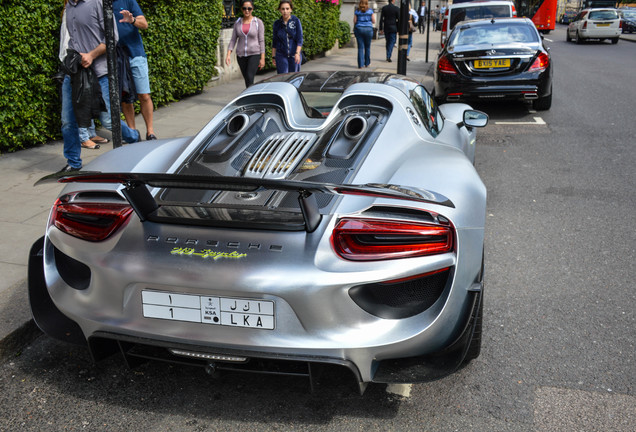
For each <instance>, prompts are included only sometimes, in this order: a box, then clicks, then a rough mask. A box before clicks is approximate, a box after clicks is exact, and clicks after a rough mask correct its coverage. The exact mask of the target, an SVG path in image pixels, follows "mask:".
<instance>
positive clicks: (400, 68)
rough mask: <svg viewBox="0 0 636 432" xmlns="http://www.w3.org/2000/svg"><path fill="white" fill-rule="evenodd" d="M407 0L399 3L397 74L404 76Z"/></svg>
mask: <svg viewBox="0 0 636 432" xmlns="http://www.w3.org/2000/svg"><path fill="white" fill-rule="evenodd" d="M408 20H409V0H401V2H400V20H399V22H398V24H399V26H400V28H399V31H398V34H399V42H398V64H397V73H399V74H402V75H406V51H407V50H408V47H409V21H408Z"/></svg>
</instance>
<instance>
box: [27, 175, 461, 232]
mask: <svg viewBox="0 0 636 432" xmlns="http://www.w3.org/2000/svg"><path fill="white" fill-rule="evenodd" d="M55 182H59V183H119V184H122V185H123V186H124V189H123V190H122V193H123V194H124V196H125V197H126V199H127V200H128V202H129V203H130V205H131V206H132V208H133V209H134V210H135V212H136V213H137V215H138V216H139V219H141V220H142V221H145V220H146V219H147V218H148V216H149V215H150V214H151V213H153V212H154V211H156V210H157V209H158V208H159V205H158V204H157V202H156V201H155V199H154V197H153V196H152V195H151V194H150V191H149V190H148V188H147V187H145V186H150V187H153V188H176V189H204V190H206V189H211V190H224V191H236V192H260V191H263V190H279V191H287V192H297V193H298V202H299V204H300V210H301V212H302V215H303V219H304V221H305V228H306V230H307V232H312V231H314V230H315V229H316V228H317V227H318V224H319V223H320V220H321V219H322V215H321V214H320V212H319V209H318V203H317V202H316V198H315V195H314V194H316V193H326V194H332V195H362V196H370V197H378V198H390V199H399V200H407V201H416V202H426V203H432V204H438V205H442V206H446V207H451V208H455V205H454V204H453V203H452V202H451V200H449V199H448V198H446V197H445V196H444V195H441V194H438V193H437V192H433V191H429V190H425V189H420V188H413V187H408V186H400V185H392V184H379V183H367V184H363V185H343V184H332V183H317V182H306V181H294V180H271V179H257V178H245V177H220V176H192V175H183V174H160V173H102V172H98V171H84V172H82V171H78V172H77V173H73V174H62V173H55V174H51V175H48V176H46V177H43V178H41V179H40V180H38V181H37V182H36V183H35V186H37V185H40V184H47V183H55Z"/></svg>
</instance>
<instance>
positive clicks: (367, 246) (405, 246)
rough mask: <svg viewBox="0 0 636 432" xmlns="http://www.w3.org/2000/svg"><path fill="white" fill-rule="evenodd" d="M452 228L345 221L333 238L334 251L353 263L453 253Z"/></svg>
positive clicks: (356, 220) (358, 220) (336, 228)
mask: <svg viewBox="0 0 636 432" xmlns="http://www.w3.org/2000/svg"><path fill="white" fill-rule="evenodd" d="M453 238H454V231H453V228H452V226H450V224H449V225H435V224H425V223H414V222H402V221H386V220H375V219H353V218H344V219H341V220H340V221H338V223H337V224H336V227H335V228H334V231H333V234H332V236H331V243H332V247H333V249H334V251H335V252H336V253H337V254H338V255H339V256H340V257H342V258H344V259H347V260H351V261H378V260H387V259H398V258H411V257H418V256H425V255H434V254H441V253H446V252H450V251H451V250H452V249H453Z"/></svg>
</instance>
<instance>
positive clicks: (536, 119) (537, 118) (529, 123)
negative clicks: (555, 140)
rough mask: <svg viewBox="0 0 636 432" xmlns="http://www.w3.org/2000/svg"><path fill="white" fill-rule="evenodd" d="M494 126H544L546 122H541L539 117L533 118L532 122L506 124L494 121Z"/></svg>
mask: <svg viewBox="0 0 636 432" xmlns="http://www.w3.org/2000/svg"><path fill="white" fill-rule="evenodd" d="M495 124H503V125H545V124H546V122H545V121H543V119H542V118H541V117H534V121H533V122H506V121H496V122H495Z"/></svg>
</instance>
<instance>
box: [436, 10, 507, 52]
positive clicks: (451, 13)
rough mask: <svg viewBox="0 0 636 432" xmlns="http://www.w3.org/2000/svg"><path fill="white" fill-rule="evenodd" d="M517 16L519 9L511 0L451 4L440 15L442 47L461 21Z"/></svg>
mask: <svg viewBox="0 0 636 432" xmlns="http://www.w3.org/2000/svg"><path fill="white" fill-rule="evenodd" d="M516 16H517V10H516V9H515V5H514V4H513V3H512V2H511V1H510V0H475V1H470V2H468V3H453V4H450V5H448V8H446V11H445V12H444V16H443V17H440V21H442V35H441V40H440V43H441V45H442V46H441V47H442V48H444V45H445V44H446V40H447V39H448V36H449V35H450V33H451V31H452V30H453V29H454V28H455V25H456V24H457V23H458V22H460V21H468V20H476V19H488V18H510V17H516Z"/></svg>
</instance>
